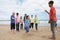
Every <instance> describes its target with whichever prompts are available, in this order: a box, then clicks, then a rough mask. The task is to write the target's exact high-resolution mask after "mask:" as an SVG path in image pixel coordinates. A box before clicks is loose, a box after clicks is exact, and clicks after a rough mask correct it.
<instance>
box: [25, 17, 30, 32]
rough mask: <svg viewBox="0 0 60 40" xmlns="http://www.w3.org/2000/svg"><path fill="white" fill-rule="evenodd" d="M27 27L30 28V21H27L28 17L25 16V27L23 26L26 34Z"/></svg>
mask: <svg viewBox="0 0 60 40" xmlns="http://www.w3.org/2000/svg"><path fill="white" fill-rule="evenodd" d="M29 26H30V19H29V16H26V20H25V25H24V28H25V30H26V33H28V32H29Z"/></svg>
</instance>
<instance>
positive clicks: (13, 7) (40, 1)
mask: <svg viewBox="0 0 60 40" xmlns="http://www.w3.org/2000/svg"><path fill="white" fill-rule="evenodd" d="M48 2H49V0H0V20H9V19H10V16H11V14H12V12H15V13H16V12H19V14H20V16H23V15H24V14H25V13H26V14H29V15H38V17H39V19H41V20H47V19H48V18H49V16H48V15H47V13H45V12H44V10H45V9H46V10H48V11H49V6H48ZM54 3H55V4H54V6H55V7H56V10H57V18H58V19H60V1H59V0H54ZM45 17H46V18H45Z"/></svg>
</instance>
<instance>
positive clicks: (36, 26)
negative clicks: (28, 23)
mask: <svg viewBox="0 0 60 40" xmlns="http://www.w3.org/2000/svg"><path fill="white" fill-rule="evenodd" d="M34 20H35V21H34V22H35V28H36V30H38V17H37V15H35V19H34Z"/></svg>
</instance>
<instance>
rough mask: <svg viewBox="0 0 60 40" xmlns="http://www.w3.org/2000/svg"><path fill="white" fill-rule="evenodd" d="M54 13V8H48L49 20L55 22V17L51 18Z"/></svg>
mask: <svg viewBox="0 0 60 40" xmlns="http://www.w3.org/2000/svg"><path fill="white" fill-rule="evenodd" d="M54 11H55V12H56V10H55V8H54V7H51V8H50V13H49V17H50V20H55V21H56V20H57V17H56V15H55V16H54V18H52V16H53V12H54Z"/></svg>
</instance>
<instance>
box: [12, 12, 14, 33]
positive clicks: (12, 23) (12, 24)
mask: <svg viewBox="0 0 60 40" xmlns="http://www.w3.org/2000/svg"><path fill="white" fill-rule="evenodd" d="M11 31H12V32H13V33H14V32H15V13H14V12H13V13H12V15H11Z"/></svg>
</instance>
